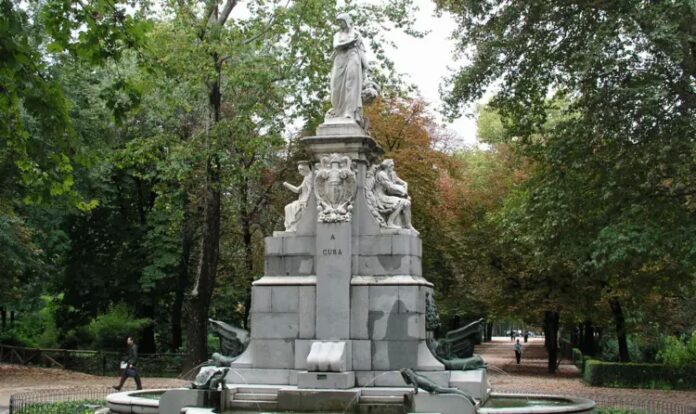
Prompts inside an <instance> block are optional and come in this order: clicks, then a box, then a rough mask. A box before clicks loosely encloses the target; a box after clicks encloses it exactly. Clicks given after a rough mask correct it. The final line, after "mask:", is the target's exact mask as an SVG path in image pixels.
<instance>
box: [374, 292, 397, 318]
mask: <svg viewBox="0 0 696 414" xmlns="http://www.w3.org/2000/svg"><path fill="white" fill-rule="evenodd" d="M369 295H370V306H369V310H370V311H378V312H384V313H391V312H394V313H396V312H398V310H399V304H398V300H399V288H398V286H370V293H369Z"/></svg>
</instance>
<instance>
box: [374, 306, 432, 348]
mask: <svg viewBox="0 0 696 414" xmlns="http://www.w3.org/2000/svg"><path fill="white" fill-rule="evenodd" d="M368 326H369V327H370V339H373V340H401V341H405V340H414V339H415V340H417V339H425V315H423V314H418V313H384V312H380V311H373V312H370V315H369V321H368Z"/></svg>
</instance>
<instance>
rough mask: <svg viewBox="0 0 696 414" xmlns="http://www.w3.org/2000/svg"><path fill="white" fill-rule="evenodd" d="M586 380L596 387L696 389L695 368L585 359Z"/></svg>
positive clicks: (584, 375)
mask: <svg viewBox="0 0 696 414" xmlns="http://www.w3.org/2000/svg"><path fill="white" fill-rule="evenodd" d="M583 380H584V381H585V382H586V383H587V384H589V385H592V386H595V387H626V388H656V389H682V390H693V389H696V366H694V365H687V366H681V367H674V366H670V365H664V364H640V363H627V364H622V363H616V362H604V361H598V360H594V359H589V358H588V359H586V360H585V371H584V373H583Z"/></svg>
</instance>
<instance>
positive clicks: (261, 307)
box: [251, 286, 271, 313]
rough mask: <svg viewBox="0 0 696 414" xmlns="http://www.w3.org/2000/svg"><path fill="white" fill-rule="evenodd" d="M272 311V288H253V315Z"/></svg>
mask: <svg viewBox="0 0 696 414" xmlns="http://www.w3.org/2000/svg"><path fill="white" fill-rule="evenodd" d="M270 311H271V288H270V287H265V286H252V288H251V313H254V312H270Z"/></svg>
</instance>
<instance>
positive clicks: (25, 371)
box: [0, 364, 190, 414]
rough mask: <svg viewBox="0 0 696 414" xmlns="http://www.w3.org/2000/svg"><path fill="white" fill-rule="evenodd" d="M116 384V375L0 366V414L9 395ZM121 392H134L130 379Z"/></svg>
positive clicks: (149, 381) (154, 381)
mask: <svg viewBox="0 0 696 414" xmlns="http://www.w3.org/2000/svg"><path fill="white" fill-rule="evenodd" d="M142 381H143V388H175V387H180V386H183V385H187V384H189V383H190V381H184V380H179V379H176V378H148V377H143V379H142ZM116 384H118V377H117V374H116V373H114V376H112V377H100V376H96V375H89V374H83V373H81V372H74V371H66V370H63V369H57V368H37V367H25V366H22V365H10V364H0V414H2V413H4V412H6V411H7V410H8V409H9V405H10V396H11V395H13V394H19V393H23V392H32V391H39V390H47V389H62V388H80V389H104V388H108V387H111V386H112V385H116ZM123 389H124V390H127V389H135V383H134V382H133V380H132V379H128V380H127V381H126V384H125V386H124V387H123Z"/></svg>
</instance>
